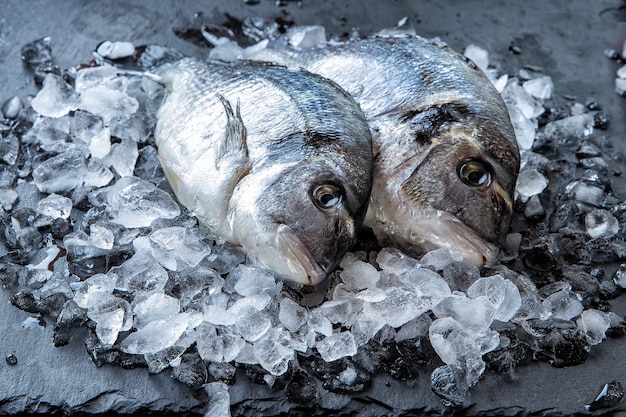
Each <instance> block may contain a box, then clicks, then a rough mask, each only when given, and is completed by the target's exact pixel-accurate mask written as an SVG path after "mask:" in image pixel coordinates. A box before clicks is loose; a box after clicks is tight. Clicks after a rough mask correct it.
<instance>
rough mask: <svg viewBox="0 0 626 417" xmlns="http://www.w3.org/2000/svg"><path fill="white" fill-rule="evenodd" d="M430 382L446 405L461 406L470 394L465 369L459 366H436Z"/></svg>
mask: <svg viewBox="0 0 626 417" xmlns="http://www.w3.org/2000/svg"><path fill="white" fill-rule="evenodd" d="M430 384H431V386H432V390H433V392H434V393H435V394H437V395H438V396H439V397H440V398H441V400H442V403H443V404H444V405H445V406H461V405H462V404H463V403H464V402H465V400H466V399H467V397H468V395H469V388H470V387H469V384H468V383H467V378H466V375H465V370H464V369H462V368H460V367H458V366H451V365H444V366H439V367H437V368H435V369H434V370H433V372H432V374H431V375H430Z"/></svg>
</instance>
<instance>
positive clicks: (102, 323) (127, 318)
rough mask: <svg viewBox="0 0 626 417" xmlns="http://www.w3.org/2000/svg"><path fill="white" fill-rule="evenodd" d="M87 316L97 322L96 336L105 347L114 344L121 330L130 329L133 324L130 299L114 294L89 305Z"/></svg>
mask: <svg viewBox="0 0 626 417" xmlns="http://www.w3.org/2000/svg"><path fill="white" fill-rule="evenodd" d="M87 317H89V318H90V319H91V320H93V321H94V322H96V336H98V339H99V340H100V342H101V343H102V344H103V345H104V346H105V347H110V346H113V344H114V343H115V341H116V340H117V337H118V335H119V332H120V331H126V330H130V328H131V327H132V325H133V313H132V310H131V307H130V304H129V303H128V301H126V300H122V299H121V298H117V297H113V296H110V297H108V298H106V299H104V300H100V301H98V303H97V304H96V305H94V306H89V308H88V310H87Z"/></svg>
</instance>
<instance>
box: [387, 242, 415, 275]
mask: <svg viewBox="0 0 626 417" xmlns="http://www.w3.org/2000/svg"><path fill="white" fill-rule="evenodd" d="M376 262H377V263H378V265H379V266H380V267H381V268H382V269H383V270H384V271H385V272H389V273H391V274H394V275H398V276H399V275H402V274H403V273H405V272H406V271H407V270H410V269H413V268H417V267H419V265H420V264H419V262H417V260H415V259H413V258H411V257H410V256H408V255H406V254H404V253H403V252H402V251H400V250H399V249H395V248H383V249H381V250H380V252H378V255H377V256H376Z"/></svg>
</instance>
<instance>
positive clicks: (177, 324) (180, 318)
mask: <svg viewBox="0 0 626 417" xmlns="http://www.w3.org/2000/svg"><path fill="white" fill-rule="evenodd" d="M189 322H190V316H189V314H188V313H179V314H177V315H175V316H171V317H168V318H165V319H160V320H153V321H151V322H150V323H148V324H146V325H145V326H143V327H141V328H139V329H138V330H137V331H136V332H134V333H131V334H129V335H128V337H126V339H124V340H123V341H122V342H121V343H120V345H119V347H120V350H121V351H122V352H126V353H130V354H140V355H142V354H149V353H156V352H159V351H161V350H163V349H166V348H168V347H171V346H174V344H175V343H176V341H177V340H178V339H179V338H180V337H181V336H182V334H183V333H184V331H185V330H186V329H187V327H188V325H189Z"/></svg>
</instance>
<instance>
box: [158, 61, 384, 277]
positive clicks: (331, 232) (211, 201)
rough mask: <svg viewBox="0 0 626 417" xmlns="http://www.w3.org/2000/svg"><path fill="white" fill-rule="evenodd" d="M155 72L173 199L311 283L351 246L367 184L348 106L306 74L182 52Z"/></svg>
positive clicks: (162, 150)
mask: <svg viewBox="0 0 626 417" xmlns="http://www.w3.org/2000/svg"><path fill="white" fill-rule="evenodd" d="M157 75H158V76H159V77H160V82H161V83H162V84H164V85H165V87H166V97H165V100H164V102H163V104H162V105H161V107H160V109H159V111H158V113H157V126H156V128H155V138H156V143H157V147H158V152H159V157H160V159H161V164H162V166H163V170H164V171H165V174H166V176H167V179H168V181H169V183H170V185H171V186H172V189H173V190H174V192H175V194H176V196H177V197H178V199H179V201H180V202H181V203H182V204H183V205H185V206H186V207H187V208H188V209H189V210H190V211H192V212H193V213H194V214H195V215H196V216H197V218H198V219H199V221H200V222H201V223H204V224H205V225H206V226H207V227H208V228H209V229H210V230H211V231H213V232H214V233H215V234H216V235H217V236H218V238H219V239H221V240H223V241H228V242H231V243H233V244H236V245H240V246H241V247H242V248H243V249H244V250H246V251H247V253H248V257H249V258H250V259H252V260H253V261H254V262H256V263H257V264H260V265H262V266H265V267H269V268H270V269H272V270H274V271H275V272H276V273H277V274H278V275H280V276H282V277H284V278H287V279H291V280H294V281H297V282H300V283H304V284H310V285H315V284H317V283H319V282H320V281H322V280H323V279H324V278H326V276H327V275H328V274H329V273H330V272H331V271H332V270H333V269H334V268H335V267H336V266H337V264H338V263H339V261H340V260H341V258H342V256H343V255H344V254H345V253H346V252H347V251H348V249H349V248H350V247H351V246H352V245H353V244H354V242H355V239H356V234H357V231H358V229H359V228H360V226H361V224H362V222H363V217H364V215H365V211H366V208H367V202H368V198H369V193H370V189H371V177H372V173H371V165H372V149H371V136H370V132H369V130H368V127H367V123H366V121H365V119H364V116H363V113H362V112H361V110H360V109H359V107H358V105H357V104H356V103H355V101H354V100H353V99H352V98H351V97H350V96H349V95H348V94H347V93H346V92H345V91H343V90H342V89H341V88H340V87H339V86H337V84H335V83H334V82H332V81H330V80H327V79H324V78H323V77H321V76H319V75H315V74H310V73H308V72H306V71H304V70H299V69H298V70H288V69H287V68H285V67H281V66H274V65H252V64H227V63H221V62H202V61H198V60H194V59H191V58H185V59H182V60H180V61H177V62H175V63H171V64H166V65H164V66H162V67H161V68H160V69H159V70H158V71H157Z"/></svg>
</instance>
